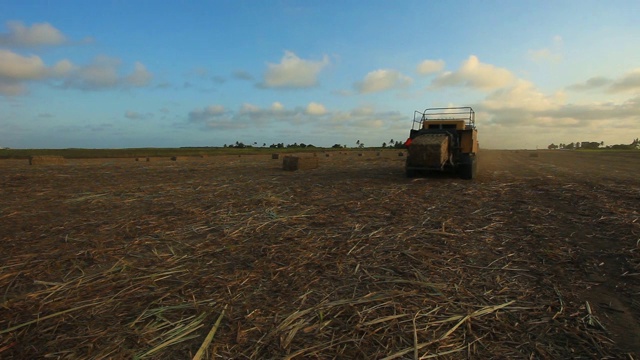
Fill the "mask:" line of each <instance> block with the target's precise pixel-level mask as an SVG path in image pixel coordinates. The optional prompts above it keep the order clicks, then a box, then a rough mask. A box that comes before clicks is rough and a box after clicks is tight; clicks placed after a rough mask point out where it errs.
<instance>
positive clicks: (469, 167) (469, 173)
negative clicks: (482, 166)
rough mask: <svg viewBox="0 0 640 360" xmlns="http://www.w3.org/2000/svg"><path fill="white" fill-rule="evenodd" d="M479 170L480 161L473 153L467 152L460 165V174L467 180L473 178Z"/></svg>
mask: <svg viewBox="0 0 640 360" xmlns="http://www.w3.org/2000/svg"><path fill="white" fill-rule="evenodd" d="M477 172H478V162H477V161H476V157H475V155H473V154H466V155H465V156H464V158H463V161H462V163H461V164H459V165H458V174H459V175H460V178H462V179H465V180H473V179H474V178H475V177H476V173H477Z"/></svg>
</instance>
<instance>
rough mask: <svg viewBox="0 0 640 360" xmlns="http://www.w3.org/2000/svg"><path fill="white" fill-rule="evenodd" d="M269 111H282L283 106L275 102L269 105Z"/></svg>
mask: <svg viewBox="0 0 640 360" xmlns="http://www.w3.org/2000/svg"><path fill="white" fill-rule="evenodd" d="M271 110H273V111H282V110H284V105H282V104H281V103H280V102H278V101H276V102H274V103H273V104H271Z"/></svg>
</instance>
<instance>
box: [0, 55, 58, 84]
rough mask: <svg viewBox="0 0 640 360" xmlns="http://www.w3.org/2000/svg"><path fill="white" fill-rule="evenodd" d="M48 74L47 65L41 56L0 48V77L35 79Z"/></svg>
mask: <svg viewBox="0 0 640 360" xmlns="http://www.w3.org/2000/svg"><path fill="white" fill-rule="evenodd" d="M46 74H47V67H46V65H45V64H44V62H43V61H42V59H40V57H38V56H35V55H31V56H22V55H19V54H16V53H14V52H12V51H9V50H2V49H0V79H10V80H34V79H41V78H43V77H45V76H46Z"/></svg>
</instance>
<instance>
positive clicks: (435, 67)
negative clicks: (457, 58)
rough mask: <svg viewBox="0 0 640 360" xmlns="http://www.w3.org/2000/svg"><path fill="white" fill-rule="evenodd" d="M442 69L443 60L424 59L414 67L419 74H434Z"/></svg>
mask: <svg viewBox="0 0 640 360" xmlns="http://www.w3.org/2000/svg"><path fill="white" fill-rule="evenodd" d="M442 69H444V60H424V61H423V62H421V63H420V64H418V66H417V67H416V71H417V72H418V74H420V75H429V74H434V73H437V72H440V71H442Z"/></svg>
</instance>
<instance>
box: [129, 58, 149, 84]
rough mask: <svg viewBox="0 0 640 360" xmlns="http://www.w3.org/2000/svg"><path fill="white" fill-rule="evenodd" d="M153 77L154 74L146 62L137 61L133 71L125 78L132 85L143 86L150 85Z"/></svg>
mask: <svg viewBox="0 0 640 360" xmlns="http://www.w3.org/2000/svg"><path fill="white" fill-rule="evenodd" d="M152 78H153V75H152V74H151V73H150V72H149V71H148V70H147V68H146V67H145V66H144V64H142V63H141V62H136V63H135V65H134V70H133V72H132V73H131V74H130V75H128V76H127V77H126V78H125V79H124V82H125V83H126V84H128V85H131V86H135V87H142V86H147V85H149V83H150V82H151V79H152Z"/></svg>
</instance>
